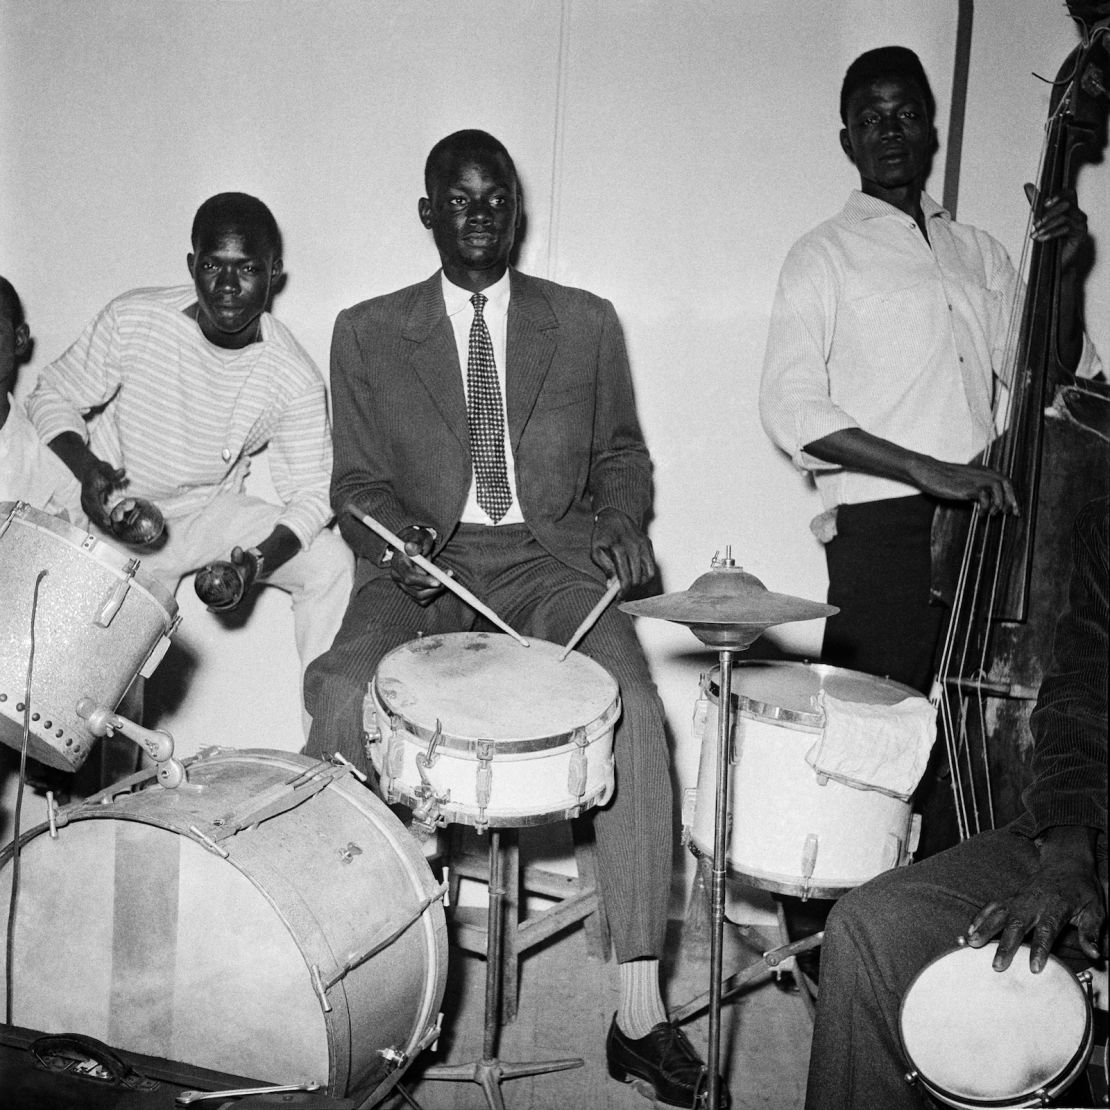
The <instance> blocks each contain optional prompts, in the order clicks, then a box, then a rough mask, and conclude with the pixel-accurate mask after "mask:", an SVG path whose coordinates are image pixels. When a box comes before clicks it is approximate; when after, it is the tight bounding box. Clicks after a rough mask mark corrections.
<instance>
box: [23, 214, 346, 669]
mask: <svg viewBox="0 0 1110 1110" xmlns="http://www.w3.org/2000/svg"><path fill="white" fill-rule="evenodd" d="M192 248H193V249H192V251H191V252H190V253H189V255H188V259H187V261H188V267H189V272H190V274H191V276H192V279H193V280H192V283H191V284H190V285H181V286H176V287H172V288H158V289H137V290H134V291H132V292H130V293H125V294H123V295H122V296H120V297H117V298H116V299H115V300H113V301H112V302H111V303H110V304H109V305H108V306H107V307H106V308H105V309H104V310H103V311H101V312H100V313H99V314H98V315H97V316H96V318H95V319H94V320H93V321H92V322H91V323H90V324H89V325H88V327H86V328H85V330H84V332H83V333H82V334H81V336H80V337H79V338H78V339H77V341H76V342H75V343H74V344H73V345H72V346H71V347H70V348H69V350H67V351H66V352H65V353H64V354H63V355H62V356H61V357H60V358H58V359H57V360H56V361H54V362H53V363H51V365H49V366H48V367H46V368H45V370H44V371H43V372H42V374H41V376H40V378H39V381H38V384H37V385H36V387H35V389H34V391H33V392H32V394H31V396H30V398H29V399H28V403H27V410H28V414H29V416H30V418H31V420H32V422H33V423H34V425H35V427H36V428H37V429H38V432H39V434H40V435H41V436H42V438H43V439H44V440H45V441H46V442H47V443H48V444H49V446H50V447H51V449H52V450H53V451H54V452H55V453H56V454H57V455H58V457H59V458H60V459H61V460H62V461H63V462H64V463H65V464H66V465H67V466H68V467H69V469H70V470H71V471H72V472H73V474H74V475H75V476H76V478H77V480H78V481H79V482H80V483H81V503H82V506H83V508H84V510H85V512H86V513H87V514H88V517H89V520H90V521H91V524H92V526H93V527H94V528H98V529H100V530H103V531H105V532H106V533H108V534H110V533H111V524H112V520H111V510H112V506H113V503H115V502H117V501H118V500H119V499H120V497H121V495H122V494H123V493H124V492H125V493H126V496H127V497H128V498H145V499H147V500H149V501H152V502H154V503H155V504H157V505H158V507H159V508H160V509H161V510H162V513H163V515H164V517H165V520H166V528H165V534H164V537H163V539H162V541H161V543H160V545H159V546H156V547H154V548H151V549H147V548H144V549H143V550H141V551H137V552H136V554H138V555H140V556H141V558H142V566H143V570H144V571H145V572H146V573H148V574H150V575H152V576H153V577H154V578H156V579H158V580H159V581H160V582H162V583H163V584H164V585H165V586H166V587H167V588H168V589H169V590H171V591H176V589H177V587H178V585H179V584H180V581H181V579H182V578H183V577H184V576H185V575H186V574H189V573H191V572H193V571H196V570H201V569H202V568H207V569H206V570H202V573H201V574H200V575H198V579H197V590H198V593H200V594H201V596H202V598H203V600H205V601H206V602H207V603H208V604H209V605H210V607H211V608H213V609H217V610H227V609H233V608H235V607H236V606H238V605H239V604H241V602H242V601H243V599H244V598H245V597H246V595H247V593H248V592H249V591H250V589H251V587H252V586H253V585H254V584H255V583H265V584H267V585H274V586H277V587H279V588H280V589H283V590H285V591H287V592H288V593H289V594H290V595H291V597H292V603H293V617H294V632H295V637H296V642H297V650H298V652H299V654H300V659H301V667H302V670H303V668H304V667H306V666H307V665H308V664H309V663H310V662H311V661H312V660H313V659H315V658H316V657H317V656H318V655H320V654H322V653H323V652H324V651H326V650H327V649H328V647H329V646H330V645H331V641H332V637H333V636H334V634H335V630H336V629H337V628H338V627H339V623H340V621H341V620H342V617H343V612H344V610H345V608H346V604H347V598H348V595H349V593H350V584H351V573H352V557H351V554H350V552H349V551H348V549H347V547H346V545H345V544H344V543H343V541H342V540H341V539H339V538H338V537H337V536H335V535H334V534H333V533H331V532H330V531H328V530H327V528H326V525H327V523H328V521H329V519H330V517H331V509H330V506H329V502H328V486H329V482H330V479H331V435H330V429H329V422H328V412H327V402H326V397H325V392H324V383H323V380H322V378H321V376H320V373H319V371H318V370H317V369H316V367H315V365H314V364H313V362H312V360H311V359H310V358H309V356H308V355H307V354H306V353H305V351H304V350H303V349H302V348H301V346H300V345H299V344H298V343H297V341H296V339H294V338H293V335H292V334H291V333H290V332H289V330H288V329H287V328H286V327H285V326H284V325H282V324H280V323H279V322H278V321H277V320H275V319H274V317H273V316H272V315H271V314H270V313H269V312H268V311H267V310H266V309H267V305H268V304H269V301H270V297H271V295H272V293H273V291H274V288H275V284H276V283H277V282H278V281H279V279H280V277H281V274H282V259H281V237H280V232H279V231H278V227H277V224H276V222H275V221H274V217H273V215H272V214H271V212H270V210H269V209H268V208H267V207H266V205H264V204H263V203H262V202H261V201H260V200H258V199H256V198H255V197H251V196H247V195H246V194H244V193H220V194H218V195H217V196H214V197H210V198H209V199H208V200H206V201H205V202H204V203H203V204H202V205H201V206H200V208H199V209H198V211H197V214H196V218H195V219H194V221H193V228H192ZM266 446H268V447H269V456H268V457H269V463H270V472H271V475H272V478H273V483H274V487H275V489H276V490H277V493H278V495H279V497H280V498H281V502H282V503H281V504H280V505H276V504H273V503H271V502H268V501H264V500H262V499H260V498H258V497H253V496H248V495H247V494H246V493H244V488H243V487H244V481H245V479H246V477H247V474H248V472H249V469H250V456H251V455H253V454H254V453H255V452H257V451H260V450H261V449H262V448H263V447H266ZM209 564H214V565H213V566H211V567H210V566H209Z"/></svg>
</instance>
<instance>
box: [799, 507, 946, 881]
mask: <svg viewBox="0 0 1110 1110" xmlns="http://www.w3.org/2000/svg"><path fill="white" fill-rule="evenodd" d="M935 508H936V503H935V502H934V501H932V500H931V499H929V498H928V497H925V496H924V495H921V494H919V495H916V496H913V497H893V498H890V499H889V500H884V501H865V502H862V503H860V504H858V505H841V506H840V508H839V509H837V518H836V530H837V534H836V536H835V537H834V538H833V539H832V540H831V541H830V542H829V543H828V544H826V545H825V558H826V561H827V562H828V567H829V595H828V600H829V604H830V605H837V606H839V607H840V612H839V613H837V614H836V616H834V617H830V618H829V620H828V623H827V625H826V626H825V642H824V645H823V646H822V649H821V660H822V662H824V663H831V664H832V665H834V666H837V667H850V668H851V669H853V670H857V671H863V672H865V673H866V674H874V675H880V676H882V677H885V678H892V679H894V681H896V682H902V683H905V685H907V686H912V687H913V688H914V689H915V690H919V691H920V692H921V693H923V694H928V693H929V690H930V687H931V686H932V682H933V674H934V659H935V656H936V651H937V644H938V642H939V640H940V636H941V632H942V631H943V629H944V626H945V622H946V621H947V618H948V610H947V609H945V608H944V607H943V606H940V605H930V604H929V589H930V585H931V582H932V565H931V558H930V550H929V543H930V535H931V531H932V524H933V511H934V509H935ZM914 808H915V809H916V810H917V811H918V812H919V813H920V814H921V815H922V826H921V843H920V845H919V847H918V853H917V856H918V859H923V858H924V857H925V856H929V855H932V854H933V853H935V852H937V851H940V850H941V849H943V848H949V847H951V846H952V845H953V844H954V843H955V842H956V840H957V839H958V831H957V824H956V817H955V809H954V807H953V803H952V789H951V783H950V781H949V779H948V773H947V759H946V757H945V754H944V750H943V746H941V745H938V746H937V747H935V748H934V749H933V755H932V758H931V759H930V760H929V766H928V769H927V770H926V772H925V774H924V776H923V777H922V780H921V785H920V786H919V787H918V789H917V792H916V794H915V796H914Z"/></svg>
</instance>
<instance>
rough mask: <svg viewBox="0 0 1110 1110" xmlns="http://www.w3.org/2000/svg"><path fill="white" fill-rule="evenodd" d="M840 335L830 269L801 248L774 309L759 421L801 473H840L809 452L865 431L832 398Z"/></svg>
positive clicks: (793, 254)
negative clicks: (835, 437) (831, 366)
mask: <svg viewBox="0 0 1110 1110" xmlns="http://www.w3.org/2000/svg"><path fill="white" fill-rule="evenodd" d="M835 330H836V299H835V297H834V285H833V282H832V280H831V276H830V275H829V272H828V268H827V266H826V265H825V262H824V260H823V258H822V257H821V255H820V253H819V252H816V251H813V250H810V249H807V248H806V247H805V246H804V245H802V244H796V245H795V247H794V248H793V249H792V250H791V251H790V253H789V254H788V255H787V258H786V261H785V262H784V263H783V267H782V272H781V274H780V275H779V283H778V288H777V289H776V291H775V301H774V305H773V307H772V309H771V325H770V329H769V332H768V336H767V352H766V355H765V356H764V360H763V376H762V379H761V382H760V388H759V415H760V418H761V419H762V421H763V427H764V429H765V430H766V432H767V434H768V435H769V436H770V437H771V439H772V440H773V441H774V442H775V443H776V444H777V445H778V446H779V447H780V448H782V450H783V451H785V452H786V453H787V454H788V455H789V456H790V458H791V459H792V460H793V462H794V465H795V466H797V467H798V468H799V469H801V470H835V469H838V467H837V464H835V463H829V462H825V461H823V460H822V459H818V458H815V457H814V456H812V455H809V454H807V453H806V452H805V451H804V450H803V448H804V447H805V446H806V445H807V444H810V443H813V442H814V441H815V440H818V439H823V438H824V437H825V436H827V435H831V434H832V433H833V432H838V431H841V430H843V429H844V428H856V427H858V426H859V425H858V423H857V422H856V421H855V420H853V419H852V417H851V416H849V415H848V413H846V412H845V411H844V410H843V409H841V408H839V407H838V406H837V405H836V404H834V402H833V400H832V398H831V396H830V390H829V371H828V358H829V352H830V350H831V349H832V338H833V335H834V333H835Z"/></svg>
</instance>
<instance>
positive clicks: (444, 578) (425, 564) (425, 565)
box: [346, 505, 621, 663]
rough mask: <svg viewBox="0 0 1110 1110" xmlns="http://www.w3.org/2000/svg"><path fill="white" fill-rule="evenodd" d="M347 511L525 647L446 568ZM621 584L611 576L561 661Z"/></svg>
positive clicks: (367, 519) (351, 509) (374, 522)
mask: <svg viewBox="0 0 1110 1110" xmlns="http://www.w3.org/2000/svg"><path fill="white" fill-rule="evenodd" d="M346 508H347V512H349V513H350V514H351V516H353V517H354V518H355V519H356V520H360V521H362V523H363V524H365V525H366V527H367V528H369V529H370V531H371V532H374V533H375V534H376V535H378V536H380V537H381V538H382V539H383V540H385V542H386V543H387V544H389V546H390V547H393V548H395V549H396V550H397V551H399V552H400V553H401V554H402V555H405V556H406V557H407V558H409V559H411V560H412V561H413V562H414V563H415V564H416V565H417V566H418V567H420V569H421V570H423V571H426V572H427V573H428V574H430V575H431V576H432V577H433V578H434V579H435V580H436V581H437V582H439V583H441V584H442V585H444V586H446V587H447V589H449V590H450V591H451V592H452V593H453V594H455V595H456V596H458V597H460V598H462V600H463V601H465V602H466V603H467V605H469V606H470V607H471V608H472V609H474V610H475V611H476V612H478V613H481V614H482V616H483V617H485V618H486V619H487V620H489V621H490V622H491V623H493V624H495V625H497V627H498V628H500V629H501V630H502V631H504V632H507V633H508V634H509V635H510V636H512V638H513V639H514V640H516V641H517V642H518V643H519V644H521V645H522V646H523V647H528V646H529V645H528V641H527V640H526V639H525V638H524V637H523V636H521V634H520V633H519V632H517V631H516V630H515V629H512V628H510V627H509V626H508V625H507V624H506V623H505V622H504V621H503V620H502V619H501V618H500V617H499V616H498V615H497V614H496V613H495V612H494V611H493V610H492V609H491V608H489V606H488V605H486V604H484V603H483V602H482V601H480V600H479V599H478V598H477V597H475V596H474V594H472V593H471V592H470V591H469V590H468V589H467V588H466V587H465V586H463V585H462V584H461V583H459V582H456V581H455V579H454V578H453V577H452V576H451V575H450V574H448V573H447V572H446V571H442V570H440V569H439V567H437V566H436V565H435V563H433V562H432V561H431V560H430V559H426V558H425V557H424V556H423V555H409V554H408V552H407V551H405V542H404V540H402V539H401V538H400V537H399V536H396V535H394V534H393V533H392V532H391V531H390V530H389V529H388V528H387V527H386V526H385V525H384V524H382V523H381V522H380V521H377V520H375V519H374V518H373V517H372V516H368V515H367V514H366V513H360V512H359V511H358V509H356V508H355V507H354V506H353V505H348V506H347V507H346ZM620 588H621V584H620V582H619V581H618V580H617V579H615V578H611V579H610V580H609V585H608V588H607V589H606V591H605V593H603V594H602V595H601V598H600V600H599V601H598V603H597V604H596V605H595V606H594V607H593V608H592V609H591V610H590V611H589V612H588V613H587V614H586V616H585V619H584V620H583V621H582V623H581V624H580V625H579V626H578V627H577V628H576V629H575V630H574V635H573V636H571V638H570V639H569V640H568V641H567V643H566V646H565V647H564V648H563V652H562V654H561V655H560V656H559V662H560V663H561V662H562V661H563V660H564V659H566V657H567V656H568V655H570V653H571V651H573V650H574V645H575V644H577V643H578V641H579V640H581V639H582V637H583V636H585V635H586V633H587V632H589V630H590V629H591V628H592V627H593V626H594V623H595V622H596V621H597V619H598V617H600V616H601V614H602V613H603V612H605V609H606V608H607V607H608V605H609V603H610V602H611V601H612V600H613V598H615V597H616V596H617V594H618V592H619V591H620Z"/></svg>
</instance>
